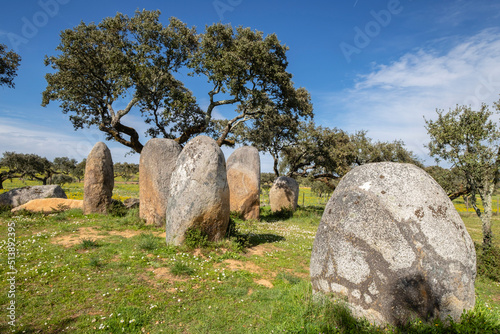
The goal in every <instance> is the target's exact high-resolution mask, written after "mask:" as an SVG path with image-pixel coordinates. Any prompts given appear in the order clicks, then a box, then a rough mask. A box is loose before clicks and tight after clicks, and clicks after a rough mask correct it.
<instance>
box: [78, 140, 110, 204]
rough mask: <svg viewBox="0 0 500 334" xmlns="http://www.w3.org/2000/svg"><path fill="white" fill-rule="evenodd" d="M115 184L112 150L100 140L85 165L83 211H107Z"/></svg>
mask: <svg viewBox="0 0 500 334" xmlns="http://www.w3.org/2000/svg"><path fill="white" fill-rule="evenodd" d="M114 185H115V179H114V174H113V159H112V157H111V152H110V151H109V149H108V147H107V146H106V144H104V143H103V142H98V143H97V144H95V145H94V147H93V148H92V151H90V153H89V155H88V157H87V163H86V165H85V179H84V183H83V213H84V214H89V213H107V211H108V206H109V205H110V204H111V196H113V187H114Z"/></svg>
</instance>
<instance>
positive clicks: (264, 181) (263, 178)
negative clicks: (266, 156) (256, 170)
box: [260, 173, 276, 190]
mask: <svg viewBox="0 0 500 334" xmlns="http://www.w3.org/2000/svg"><path fill="white" fill-rule="evenodd" d="M275 180H276V175H275V174H273V173H261V174H260V186H261V187H262V188H263V189H266V190H267V189H269V188H271V187H272V185H273V183H274V181H275Z"/></svg>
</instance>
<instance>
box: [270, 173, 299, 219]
mask: <svg viewBox="0 0 500 334" xmlns="http://www.w3.org/2000/svg"><path fill="white" fill-rule="evenodd" d="M298 201H299V184H298V183H297V181H295V180H294V179H292V178H291V177H287V176H280V177H278V178H277V179H276V180H275V181H274V183H273V186H272V187H271V190H269V202H270V204H271V211H273V212H276V211H281V210H296V209H297V205H298Z"/></svg>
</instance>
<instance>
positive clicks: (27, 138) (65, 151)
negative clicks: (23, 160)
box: [0, 117, 139, 163]
mask: <svg viewBox="0 0 500 334" xmlns="http://www.w3.org/2000/svg"><path fill="white" fill-rule="evenodd" d="M98 141H103V142H105V143H106V145H108V147H109V148H110V150H111V154H112V156H113V161H115V162H119V161H128V162H134V163H138V161H139V155H138V154H135V155H132V156H130V155H129V156H127V157H125V154H126V153H127V152H129V151H130V149H128V148H127V147H125V146H123V145H121V144H118V143H113V142H108V141H105V137H104V134H103V133H102V132H100V131H98V130H95V129H84V130H81V131H77V132H71V133H64V132H62V131H60V129H52V128H49V127H46V126H41V125H37V124H29V123H28V122H25V121H23V122H22V123H19V121H18V120H15V119H11V118H7V117H1V118H0V143H1V145H0V153H3V152H7V151H14V152H18V153H33V154H38V155H40V156H42V157H46V158H48V159H49V160H53V159H54V158H55V157H63V156H66V157H69V158H74V159H76V160H78V161H81V160H82V159H83V158H86V157H87V155H88V154H89V153H90V150H91V149H92V147H93V146H94V145H95V143H97V142H98Z"/></svg>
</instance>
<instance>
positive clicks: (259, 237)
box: [247, 233, 286, 248]
mask: <svg viewBox="0 0 500 334" xmlns="http://www.w3.org/2000/svg"><path fill="white" fill-rule="evenodd" d="M285 240H286V239H285V237H282V236H281V235H276V234H269V233H263V234H254V233H251V234H249V235H248V246H247V247H248V248H252V247H255V246H258V245H261V244H268V243H273V242H278V241H285Z"/></svg>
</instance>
